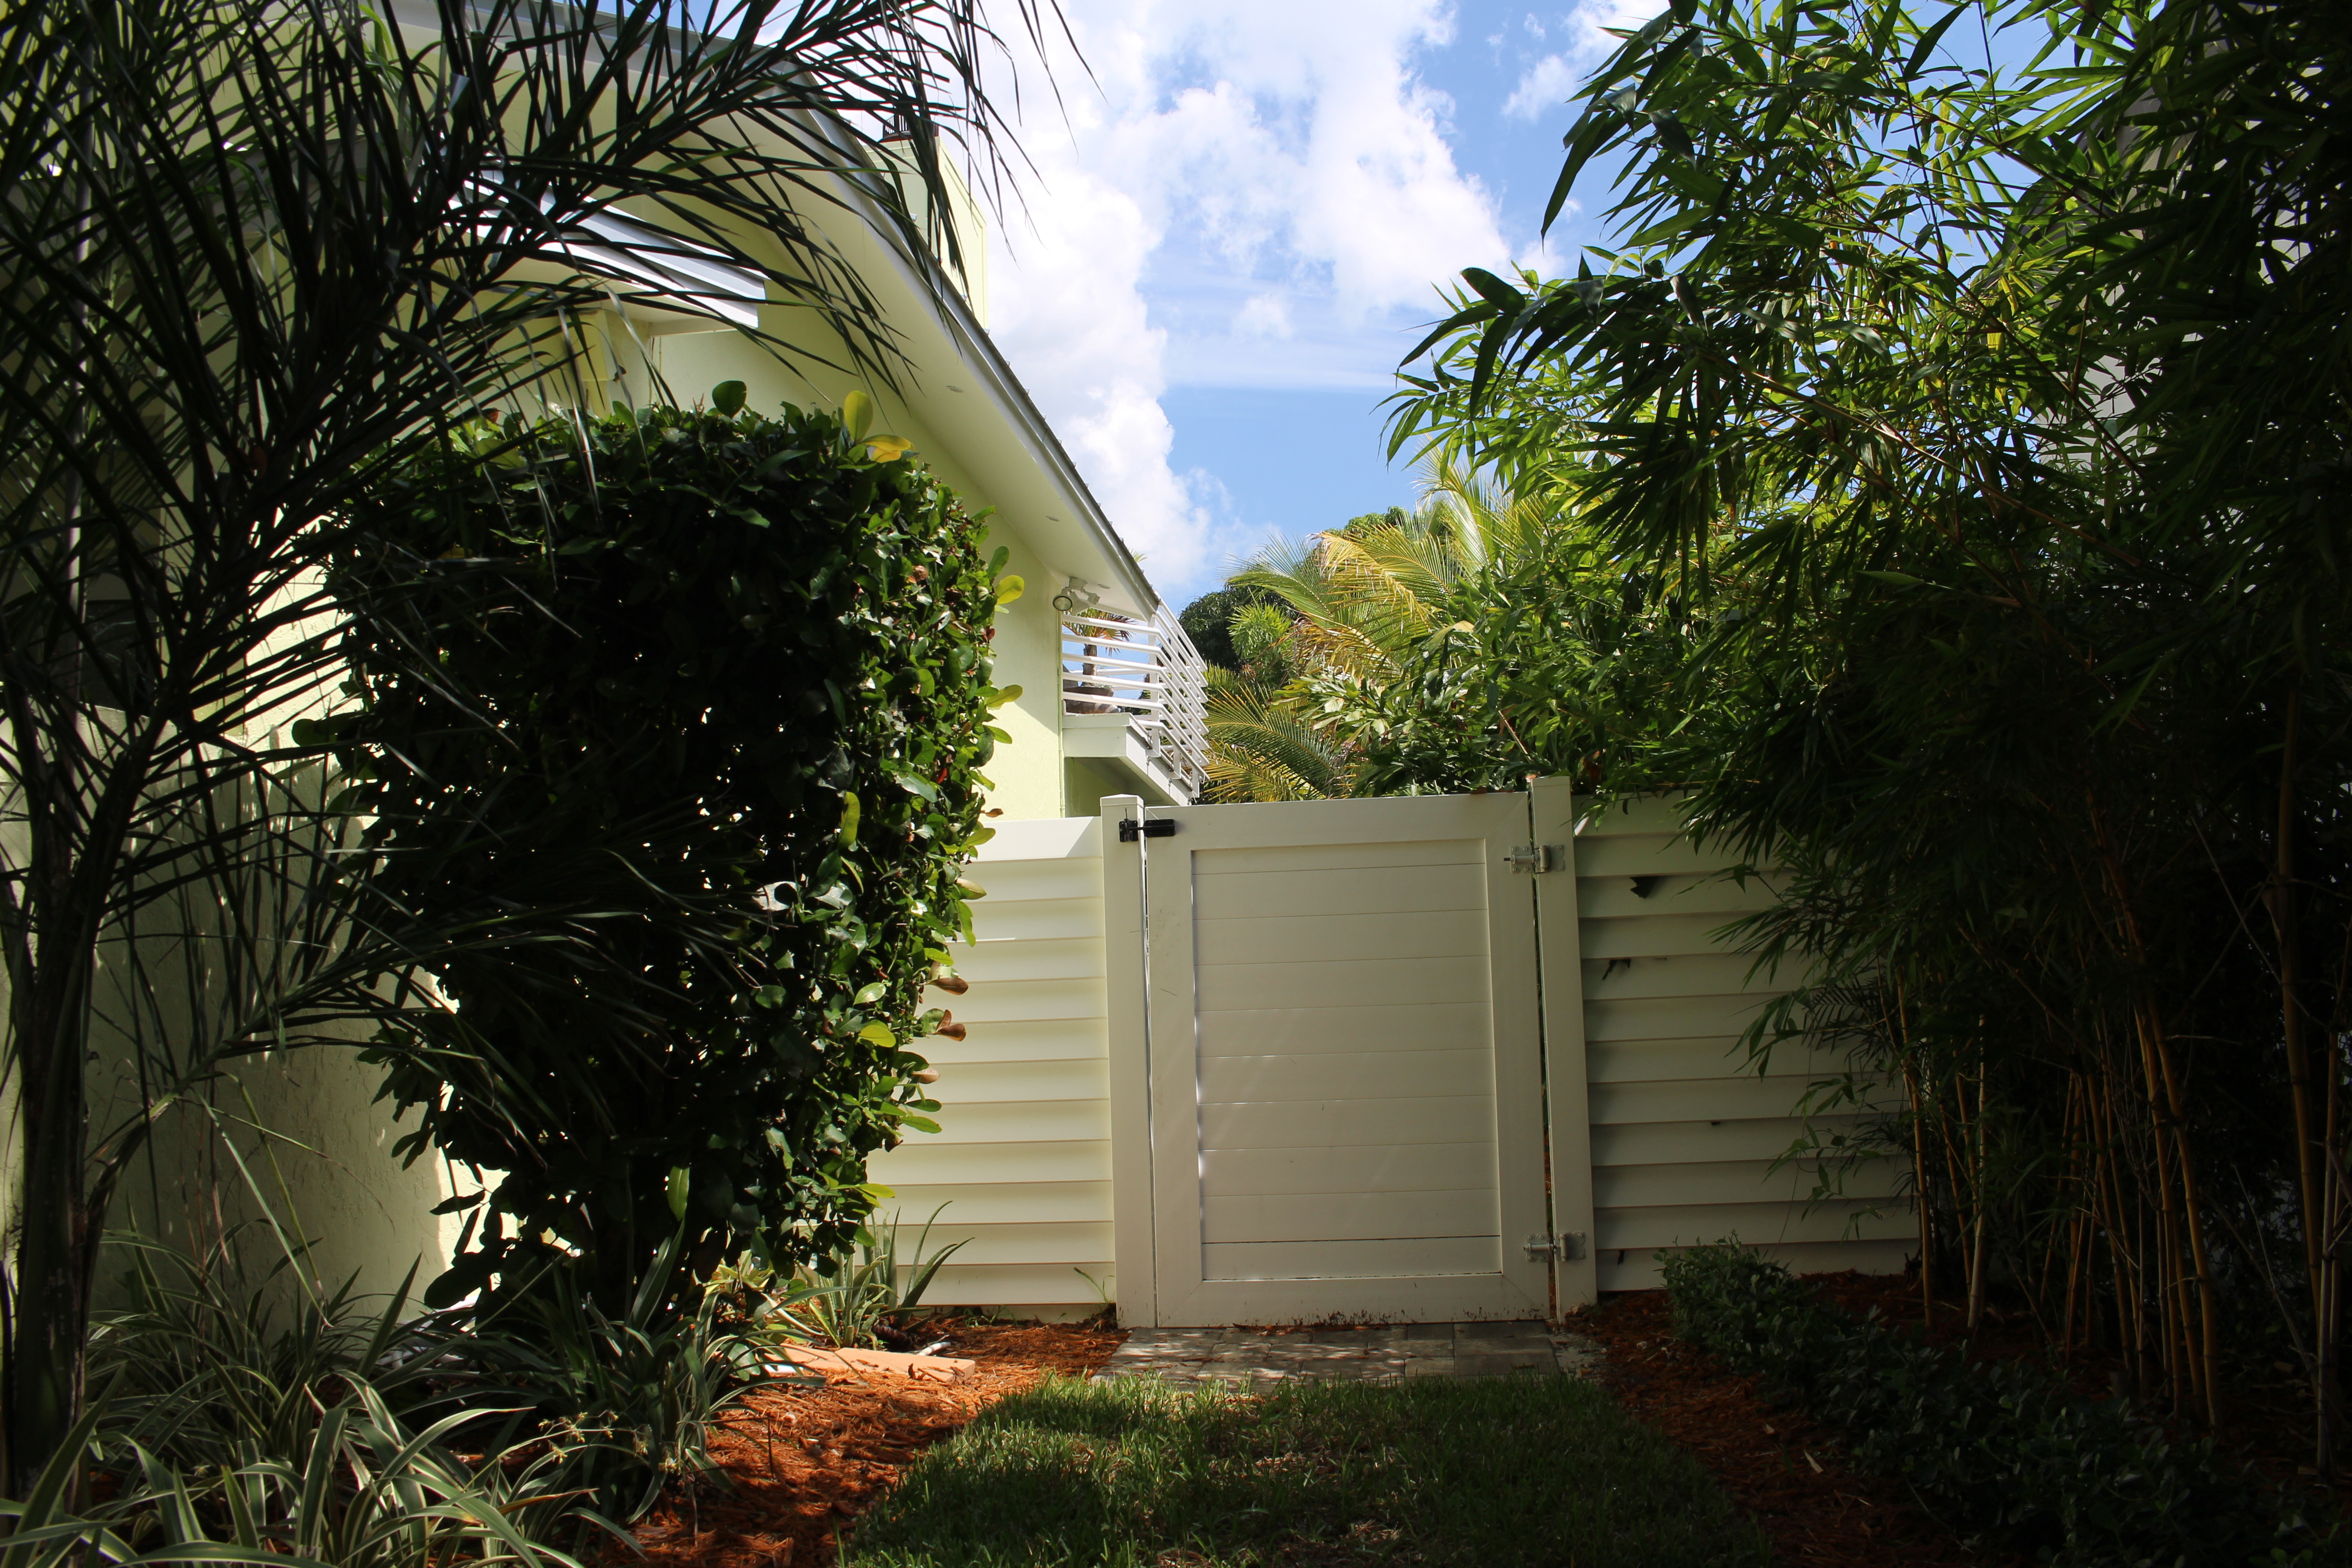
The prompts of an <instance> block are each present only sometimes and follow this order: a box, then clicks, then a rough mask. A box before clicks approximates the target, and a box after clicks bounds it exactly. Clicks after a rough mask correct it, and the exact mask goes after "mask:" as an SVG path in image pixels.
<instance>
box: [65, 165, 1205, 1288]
mask: <svg viewBox="0 0 2352 1568" xmlns="http://www.w3.org/2000/svg"><path fill="white" fill-rule="evenodd" d="M845 196H846V198H847V200H848V201H849V203H850V204H851V205H846V206H844V207H842V208H839V209H826V210H827V212H828V213H830V214H835V215H836V216H831V217H829V218H828V223H829V226H830V228H829V237H830V238H831V240H832V242H833V243H834V244H835V245H836V246H837V247H839V248H840V250H841V251H842V252H843V254H844V256H845V259H847V260H848V261H849V263H850V264H851V265H852V266H853V267H855V268H856V269H857V270H858V272H859V274H860V276H861V279H862V280H863V282H864V284H865V286H866V289H868V290H869V291H870V292H871V294H872V295H873V296H874V297H875V298H876V299H877V301H878V303H879V304H880V306H881V309H882V312H883V314H884V317H885V319H886V320H887V321H889V322H890V323H891V324H892V326H893V327H894V328H895V330H896V331H897V332H898V342H899V346H900V348H901V350H902V352H903V363H902V365H901V366H900V368H899V369H898V372H897V374H895V376H894V377H893V378H892V379H891V380H889V381H886V380H884V379H883V378H881V377H878V376H871V375H869V376H864V377H859V376H855V375H853V374H851V373H850V372H848V371H846V370H837V369H829V368H827V367H826V366H825V365H824V363H821V361H822V360H824V359H830V360H833V361H835V362H837V363H842V364H846V363H849V356H848V355H846V354H845V353H841V352H840V350H839V348H838V346H837V345H836V344H834V343H831V342H826V341H824V338H823V336H822V335H821V332H822V329H821V328H820V327H818V326H817V325H816V324H815V320H814V315H813V313H812V312H810V311H808V310H806V309H805V307H800V306H795V305H793V304H791V303H789V302H784V301H779V300H769V299H767V298H765V297H764V296H765V294H766V292H767V290H766V289H764V287H763V286H762V284H761V280H760V279H758V278H757V277H756V276H754V275H751V274H748V273H745V272H742V271H740V270H736V269H730V268H726V267H723V266H719V265H717V264H716V258H711V259H710V260H705V259H703V258H699V257H698V256H697V255H696V254H695V247H692V246H690V245H687V244H685V243H684V242H682V241H679V240H678V239H677V238H676V237H672V236H668V235H665V234H664V233H662V232H661V231H660V230H658V229H657V228H655V227H653V226H649V225H648V224H647V223H646V222H644V221H642V220H641V219H639V218H636V217H634V216H629V215H626V214H605V215H599V216H597V217H596V218H594V219H592V220H590V222H588V223H587V224H584V225H583V226H581V228H580V229H579V230H578V232H577V235H576V238H575V239H574V240H573V241H572V257H571V258H570V259H571V261H572V264H573V266H574V267H576V268H578V269H579V270H580V271H583V272H586V273H589V274H591V275H593V276H599V277H602V278H604V279H612V280H614V282H615V284H616V286H615V287H614V289H613V290H612V291H611V294H610V299H611V300H612V303H611V304H610V306H609V307H608V308H606V309H604V310H599V311H597V312H595V313H594V314H593V316H592V317H590V318H588V319H586V320H581V321H572V322H571V323H569V328H570V330H571V331H572V332H573V333H574V342H577V343H578V344H579V345H580V346H581V347H582V348H583V350H584V353H583V362H582V363H584V364H585V365H586V366H587V367H588V369H587V372H586V380H585V384H577V383H573V382H570V381H569V380H567V384H566V395H567V396H568V397H573V398H576V399H577V400H578V402H579V403H581V404H583V405H588V406H590V407H610V406H613V405H618V404H629V405H643V404H649V403H652V402H655V401H657V400H665V399H671V398H674V399H675V400H677V401H678V402H682V403H691V402H694V401H697V400H698V399H700V398H703V397H706V396H707V395H709V390H710V389H711V388H713V387H714V386H716V385H718V384H721V383H724V382H730V381H740V382H742V383H744V384H746V386H747V388H748V402H749V404H750V405H751V406H752V407H754V408H761V407H766V408H772V407H774V406H775V405H778V404H780V403H786V402H789V403H793V404H797V405H802V406H804V407H805V406H821V407H837V406H839V405H841V404H842V403H843V401H844V400H845V397H846V396H847V395H849V394H850V393H851V392H853V391H863V392H865V393H866V394H867V395H869V396H871V397H873V398H874V399H875V400H876V402H877V405H878V407H879V418H878V420H877V428H879V429H882V430H887V431H889V432H892V433H894V434H896V435H898V436H899V437H903V438H905V439H907V440H908V442H910V443H911V447H912V453H913V456H914V458H916V459H917V460H919V461H921V462H922V463H924V464H925V465H927V466H928V467H929V468H930V469H931V470H932V471H933V472H934V473H935V474H936V475H937V476H938V477H939V478H940V479H941V480H942V481H943V482H945V483H946V484H947V485H948V486H949V487H950V489H953V490H954V491H955V492H956V493H957V494H958V495H959V496H960V497H961V499H962V500H963V501H964V503H965V504H966V505H967V506H968V507H970V508H971V510H973V511H975V512H982V511H984V512H985V513H986V514H987V523H988V527H989V530H990V540H989V542H990V544H991V546H992V547H993V546H998V545H1001V546H1003V547H1004V548H1005V549H1006V550H1007V551H1008V552H1009V554H1010V559H1009V561H1008V563H1007V567H1006V570H1007V571H1008V572H1010V573H1012V574H1016V575H1018V576H1019V577H1020V578H1021V579H1022V580H1023V582H1024V593H1023V594H1022V595H1020V596H1019V597H1017V598H1015V599H1013V601H1012V602H1010V603H1008V604H1006V605H1004V607H1003V609H1002V610H1001V611H1000V613H999V615H998V617H997V620H996V629H997V636H996V638H995V643H994V647H995V655H996V658H995V670H994V679H995V681H996V683H997V684H998V685H999V686H1000V687H1002V686H1014V685H1017V686H1018V687H1020V688H1021V695H1020V696H1019V697H1018V698H1017V699H1015V700H1013V701H1012V702H1010V703H1008V704H1006V705H1005V706H1003V708H1000V709H999V710H997V714H996V722H997V724H998V725H999V726H1000V727H1001V728H1002V729H1003V730H1004V731H1006V732H1007V733H1008V734H1009V735H1010V737H1011V739H1010V741H1009V742H1005V743H1002V744H1000V745H999V746H998V747H997V749H996V752H995V754H994V757H993V758H992V761H991V763H990V764H989V768H988V776H989V778H990V779H991V781H992V788H991V791H990V795H989V802H990V805H992V807H994V808H995V809H997V810H999V811H1001V812H1002V813H1003V817H1004V818H1006V819H1032V818H1058V817H1061V816H1065V815H1066V814H1075V815H1077V816H1084V817H1092V816H1094V815H1095V814H1096V813H1097V810H1098V803H1099V802H1100V800H1101V799H1102V798H1103V797H1104V796H1106V795H1111V796H1137V797H1140V798H1142V799H1145V800H1148V801H1150V802H1153V803H1154V804H1157V805H1177V804H1183V803H1188V802H1190V801H1191V800H1192V799H1193V798H1195V796H1196V795H1198V793H1199V791H1200V788H1201V786H1202V783H1203V782H1204V780H1205V775H1206V766H1205V763H1206V745H1205V725H1204V722H1203V720H1202V701H1203V698H1204V696H1205V680H1204V675H1203V670H1202V664H1201V661H1200V658H1199V656H1198V655H1197V654H1196V653H1195V652H1194V651H1193V649H1192V645H1191V643H1190V641H1189V639H1187V638H1186V637H1185V635H1184V633H1183V631H1182V630H1181V627H1180V626H1178V625H1177V623H1176V619H1175V616H1174V615H1173V614H1172V613H1171V610H1170V609H1169V608H1168V607H1167V606H1166V605H1162V604H1161V602H1160V599H1159V597H1158V595H1156V594H1155V593H1154V592H1153V590H1152V588H1151V585H1150V583H1149V582H1148V581H1147V580H1146V578H1145V577H1144V575H1143V573H1142V571H1141V570H1140V568H1139V565H1138V563H1137V562H1136V559H1135V556H1134V554H1133V552H1131V551H1129V548H1128V547H1127V545H1126V544H1125V543H1124V542H1122V541H1121V540H1120V539H1119V537H1118V533H1117V531H1116V530H1115V529H1114V528H1113V526H1112V524H1111V522H1110V521H1109V519H1108V518H1107V517H1106V516H1105V515H1104V513H1103V511H1102V509H1101V507H1100V506H1099V505H1098V504H1097V501H1096V500H1095V499H1094V497H1093V496H1092V495H1091V494H1090V493H1089V492H1088V490H1087V486H1086V483H1085V481H1084V480H1083V479H1081V478H1080V476H1079V475H1078V473H1077V471H1076V468H1075V467H1074V466H1073V464H1072V463H1071V461H1070V458H1069V457H1068V455H1067V453H1066V451H1065V450H1064V449H1063V447H1062V445H1061V443H1060V442H1059V441H1058V440H1057V439H1056V438H1055V435H1054V433H1053V431H1052V429H1051V428H1050V427H1049V426H1047V424H1046V423H1045V419H1044V417H1043V416H1041V415H1040V414H1039V412H1038V411H1037V409H1036V407H1035V405H1034V404H1033V403H1032V402H1031V400H1030V399H1029V397H1028V395H1027V394H1026V393H1025V392H1024V390H1023V389H1022V387H1021V385H1020V383H1019V381H1018V380H1017V378H1016V377H1015V376H1014V374H1013V372H1012V370H1011V368H1010V367H1009V366H1008V365H1007V364H1006V363H1005V362H1004V359H1003V356H1002V355H1001V354H1000V353H998V352H997V351H996V349H995V347H994V345H993V344H992V343H991V342H990V341H989V339H988V335H987V332H986V329H985V326H984V319H985V312H986V303H987V298H986V274H985V263H984V260H983V259H982V258H984V257H985V255H986V240H985V235H984V232H983V226H982V214H981V212H980V209H979V206H978V205H977V204H976V203H975V202H973V201H971V199H970V198H969V195H968V193H965V194H964V199H962V200H961V202H960V203H959V204H958V206H957V210H956V211H955V212H954V213H953V214H952V215H950V216H951V220H952V221H953V222H954V223H955V224H956V226H957V228H958V231H959V235H960V239H961V250H962V252H963V254H964V255H965V256H967V257H969V258H972V260H971V267H970V270H969V273H968V274H967V275H965V276H960V277H954V278H950V279H944V286H943V287H940V288H936V289H935V288H932V287H929V286H927V282H926V279H925V277H924V274H923V272H922V271H921V270H919V268H926V267H929V266H930V265H932V264H931V263H929V262H928V261H919V260H917V259H915V258H909V257H908V256H906V255H904V254H903V253H901V252H899V251H898V250H897V249H896V248H894V247H890V246H888V245H886V244H884V243H882V242H881V241H880V240H879V239H878V238H877V235H876V233H875V232H874V231H873V230H869V228H868V227H867V226H866V220H868V219H870V220H871V221H872V223H873V224H874V226H875V228H876V229H878V228H880V227H881V226H882V223H881V219H880V216H879V214H878V213H867V214H861V213H859V212H858V211H857V208H856V200H857V197H856V193H855V192H854V191H849V190H847V188H846V187H845ZM542 265H547V266H552V264H542ZM681 295H691V296H692V297H693V299H694V300H695V302H696V303H697V304H698V306H700V307H701V310H698V311H696V310H681V309H678V308H677V305H678V304H679V302H680V301H679V296H681ZM744 326H758V327H761V328H763V329H764V330H765V331H766V332H767V333H769V334H771V335H772V337H774V338H775V339H777V340H780V341H782V342H784V343H786V344H800V345H803V346H806V347H807V348H808V349H809V350H810V354H809V356H808V357H803V358H801V359H799V360H798V361H797V362H792V361H789V360H788V358H786V357H779V355H778V354H776V353H773V352H772V351H771V350H770V349H769V348H768V347H766V346H763V345H762V344H761V343H760V342H756V341H754V340H752V339H751V338H749V337H747V336H745V335H744V334H743V333H742V332H741V331H739V330H738V329H739V328H740V327H744ZM123 1071H124V1076H123V1077H122V1078H121V1081H120V1082H119V1083H117V1084H116V1085H115V1086H114V1092H115V1093H116V1094H117V1095H118V1096H120V1097H121V1098H122V1099H123V1100H125V1101H126V1102H128V1103H133V1104H135V1103H138V1100H137V1094H138V1090H137V1088H136V1085H135V1084H134V1083H133V1082H131V1079H130V1077H129V1076H128V1073H129V1069H128V1068H124V1069H123ZM100 1076H101V1077H103V1076H105V1073H104V1071H101V1074H100ZM235 1079H236V1081H235V1082H233V1083H224V1084H222V1085H219V1086H217V1095H218V1099H219V1101H220V1108H221V1110H223V1111H225V1112H226V1114H227V1115H228V1116H229V1118H230V1122H231V1124H232V1125H234V1124H235V1123H236V1122H237V1121H243V1120H245V1119H246V1118H247V1117H248V1116H249V1117H250V1118H251V1119H252V1120H253V1121H257V1122H258V1123H259V1124H260V1125H263V1126H266V1127H268V1128H270V1129H272V1130H274V1131H277V1132H278V1133H279V1134H281V1135H282V1136H283V1139H284V1140H285V1141H286V1142H284V1143H281V1144H280V1145H279V1146H278V1147H276V1148H275V1149H273V1150H272V1151H270V1152H272V1153H273V1154H274V1155H275V1156H276V1158H275V1160H274V1165H275V1173H274V1176H266V1177H265V1178H264V1179H265V1180H271V1179H276V1180H280V1181H282V1183H283V1191H282V1199H283V1203H284V1206H287V1207H289V1208H290V1209H291V1210H292V1211H293V1212H294V1213H295V1215H296V1216H297V1217H298V1220H299V1226H300V1228H301V1230H302V1232H303V1233H304V1234H305V1235H306V1236H308V1237H310V1238H312V1239H313V1244H314V1251H313V1254H312V1262H313V1265H314V1272H315V1274H316V1276H317V1277H318V1278H319V1279H321V1280H323V1281H326V1282H328V1283H330V1284H332V1283H336V1282H340V1281H341V1279H344V1278H347V1277H352V1276H354V1275H355V1276H356V1277H357V1279H358V1281H359V1284H360V1288H361V1289H363V1290H383V1289H390V1288H391V1287H393V1286H394V1285H395V1284H396V1283H397V1282H398V1280H399V1279H400V1277H401V1275H402V1274H403V1273H404V1271H405V1270H406V1269H407V1268H408V1267H409V1265H410V1264H411V1263H412V1262H415V1261H417V1260H419V1259H421V1260H422V1268H421V1269H420V1274H419V1277H420V1279H429V1278H430V1277H431V1276H432V1275H433V1274H434V1273H436V1272H437V1270H438V1268H439V1267H440V1266H442V1264H443V1263H444V1262H445V1261H446V1258H448V1256H449V1255H450V1251H451V1248H452V1244H453V1242H454V1240H455V1232H456V1229H457V1225H458V1223H459V1222H458V1221H457V1219H456V1218H455V1217H454V1216H436V1215H435V1214H434V1213H433V1211H434V1209H435V1208H436V1205H440V1204H441V1203H442V1201H443V1200H444V1199H445V1198H447V1197H449V1196H451V1195H453V1194H456V1193H457V1192H459V1191H470V1190H471V1189H472V1187H473V1185H474V1182H473V1180H472V1179H471V1178H472V1173H454V1172H450V1171H446V1170H443V1169H438V1168H436V1165H435V1163H433V1162H430V1161H421V1162H419V1163H415V1164H414V1165H406V1166H404V1165H402V1164H400V1163H398V1162H396V1161H395V1160H394V1158H393V1157H392V1156H391V1154H390V1150H391V1148H392V1146H393V1145H394V1142H396V1141H397V1140H398V1138H399V1137H400V1136H401V1134H402V1132H403V1131H404V1129H403V1128H402V1127H400V1126H399V1125H397V1124H396V1121H395V1119H394V1117H393V1115H392V1114H391V1109H392V1108H391V1105H390V1102H389V1101H383V1100H377V1099H376V1098H375V1096H376V1092H377V1089H378V1087H379V1082H378V1080H379V1074H378V1073H377V1072H376V1071H375V1070H374V1069H373V1068H367V1067H365V1066H363V1065H362V1064H360V1063H358V1062H356V1061H355V1060H352V1059H351V1058H349V1057H347V1056H345V1055H343V1054H341V1053H335V1052H326V1051H295V1052H290V1053H278V1054H273V1055H265V1056H263V1057H260V1058H256V1059H252V1060H250V1061H248V1062H247V1063H245V1064H242V1065H241V1066H240V1067H239V1068H238V1069H237V1071H236V1075H235ZM104 1087H105V1086H103V1085H100V1092H101V1093H103V1092H104ZM247 1097H249V1109H248V1105H247V1103H246V1100H247ZM170 1142H171V1147H170V1148H169V1149H167V1150H166V1151H165V1152H164V1157H163V1158H162V1159H161V1160H160V1161H159V1162H158V1163H157V1169H158V1170H161V1171H164V1172H167V1173H169V1175H168V1178H167V1179H166V1181H165V1186H166V1188H167V1190H166V1191H164V1192H161V1193H157V1194H152V1196H142V1194H137V1193H133V1194H129V1197H128V1201H127V1204H126V1209H127V1215H126V1217H135V1218H136V1219H137V1221H138V1223H140V1224H141V1225H142V1226H144V1227H146V1228H148V1229H150V1230H151V1231H153V1232H156V1233H159V1234H160V1235H161V1236H163V1237H164V1238H166V1239H176V1238H180V1237H194V1236H199V1235H201V1234H203V1233H204V1232H205V1230H206V1228H207V1227H208V1226H211V1225H215V1224H216V1223H217V1219H216V1216H210V1215H205V1214H203V1213H200V1212H199V1211H202V1210H204V1209H205V1206H206V1205H208V1204H210V1203H211V1201H212V1199H213V1197H214V1195H215V1194H222V1193H230V1194H234V1193H235V1192H236V1190H237V1189H238V1187H239V1186H240V1184H241V1183H242V1182H243V1180H244V1177H243V1176H242V1175H241V1174H240V1173H239V1171H238V1170H237V1169H236V1168H235V1166H234V1165H232V1163H230V1161H229V1160H228V1158H227V1157H226V1153H227V1152H226V1150H225V1149H223V1148H222V1147H221V1146H220V1142H221V1141H220V1140H219V1139H216V1138H213V1137H210V1136H209V1135H207V1134H206V1133H205V1131H202V1130H201V1124H200V1123H197V1122H196V1121H194V1119H188V1126H187V1128H186V1129H185V1130H184V1131H182V1132H179V1133H174V1134H173V1135H172V1137H171V1140H170ZM257 1147H260V1145H257ZM305 1151H310V1152H305ZM248 1152H250V1151H248Z"/></svg>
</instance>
